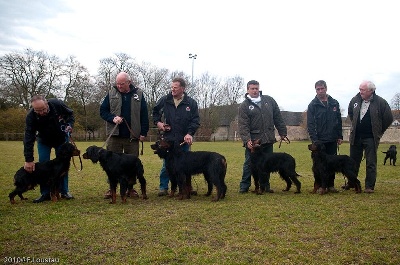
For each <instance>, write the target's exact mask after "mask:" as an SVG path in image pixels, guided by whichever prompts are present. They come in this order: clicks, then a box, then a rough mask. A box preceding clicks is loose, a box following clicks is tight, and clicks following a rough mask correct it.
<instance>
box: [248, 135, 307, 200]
mask: <svg viewBox="0 0 400 265" xmlns="http://www.w3.org/2000/svg"><path fill="white" fill-rule="evenodd" d="M260 142H261V140H255V141H253V142H252V146H253V147H252V148H251V149H250V151H251V152H250V166H251V174H252V175H253V179H254V185H255V187H256V188H255V193H257V194H263V193H264V192H265V190H264V189H265V188H264V187H262V186H260V183H263V182H264V181H263V178H266V174H268V173H272V172H278V173H279V175H280V176H281V178H282V179H283V180H284V181H285V182H286V188H285V189H283V191H289V190H290V188H291V187H292V182H293V183H294V184H295V185H296V191H295V193H300V192H301V191H300V189H301V183H300V181H299V180H298V179H297V177H298V176H300V175H299V174H297V172H296V161H295V159H294V158H293V157H292V156H291V155H289V154H287V153H264V152H263V148H262V145H261V144H260Z"/></svg>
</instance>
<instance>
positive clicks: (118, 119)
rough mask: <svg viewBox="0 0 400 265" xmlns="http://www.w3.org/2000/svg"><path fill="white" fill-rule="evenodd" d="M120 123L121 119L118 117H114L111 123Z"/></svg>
mask: <svg viewBox="0 0 400 265" xmlns="http://www.w3.org/2000/svg"><path fill="white" fill-rule="evenodd" d="M122 121H123V119H122V117H120V116H115V117H114V119H113V122H114V123H115V124H121V123H122Z"/></svg>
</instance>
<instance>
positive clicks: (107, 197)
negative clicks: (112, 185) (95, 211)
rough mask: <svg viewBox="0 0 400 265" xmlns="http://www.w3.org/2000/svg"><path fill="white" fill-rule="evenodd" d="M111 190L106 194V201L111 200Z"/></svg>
mask: <svg viewBox="0 0 400 265" xmlns="http://www.w3.org/2000/svg"><path fill="white" fill-rule="evenodd" d="M111 197H112V196H111V190H108V191H107V192H106V193H105V194H104V199H111Z"/></svg>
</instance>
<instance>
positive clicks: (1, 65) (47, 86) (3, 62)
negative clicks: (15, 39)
mask: <svg viewBox="0 0 400 265" xmlns="http://www.w3.org/2000/svg"><path fill="white" fill-rule="evenodd" d="M61 66H62V64H61V61H60V59H59V58H58V57H56V56H49V55H47V53H45V52H42V51H33V50H31V49H26V50H24V51H23V52H15V53H10V54H6V55H4V56H2V57H0V79H1V80H2V81H1V84H2V85H1V88H0V94H1V97H4V98H7V99H8V101H10V102H12V103H14V104H18V105H22V106H23V107H24V108H25V109H29V106H30V102H29V100H30V98H31V97H32V96H33V95H36V94H42V95H44V96H46V97H47V96H50V95H51V96H61V94H62V91H61V80H60V76H61V75H62V69H61Z"/></svg>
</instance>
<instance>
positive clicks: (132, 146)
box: [107, 136, 139, 190]
mask: <svg viewBox="0 0 400 265" xmlns="http://www.w3.org/2000/svg"><path fill="white" fill-rule="evenodd" d="M107 151H111V152H114V153H124V154H132V155H134V156H136V157H139V141H138V140H133V141H131V140H130V138H127V137H126V138H125V137H119V136H111V137H110V139H109V140H108V143H107ZM107 182H108V179H107ZM135 184H136V179H135V181H134V183H133V185H135ZM133 185H129V187H128V189H129V190H131V189H133Z"/></svg>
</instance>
